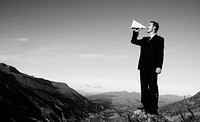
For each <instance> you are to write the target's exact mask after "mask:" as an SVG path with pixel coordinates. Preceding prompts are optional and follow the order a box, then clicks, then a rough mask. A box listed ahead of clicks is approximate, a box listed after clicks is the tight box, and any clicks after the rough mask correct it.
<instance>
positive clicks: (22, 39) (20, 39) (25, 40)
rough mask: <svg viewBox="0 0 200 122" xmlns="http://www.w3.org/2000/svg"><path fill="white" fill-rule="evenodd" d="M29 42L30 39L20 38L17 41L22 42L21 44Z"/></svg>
mask: <svg viewBox="0 0 200 122" xmlns="http://www.w3.org/2000/svg"><path fill="white" fill-rule="evenodd" d="M29 40H30V39H28V38H19V39H17V41H20V42H27V41H29Z"/></svg>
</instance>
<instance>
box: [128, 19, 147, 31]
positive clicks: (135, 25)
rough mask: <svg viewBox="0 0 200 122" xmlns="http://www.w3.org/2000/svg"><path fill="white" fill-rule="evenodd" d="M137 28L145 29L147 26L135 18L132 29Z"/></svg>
mask: <svg viewBox="0 0 200 122" xmlns="http://www.w3.org/2000/svg"><path fill="white" fill-rule="evenodd" d="M136 28H142V29H145V28H146V27H145V26H144V25H142V24H140V23H139V22H137V21H135V20H133V22H132V25H131V29H136Z"/></svg>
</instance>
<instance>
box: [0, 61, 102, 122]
mask: <svg viewBox="0 0 200 122" xmlns="http://www.w3.org/2000/svg"><path fill="white" fill-rule="evenodd" d="M0 108H1V110H0V120H1V121H5V120H6V121H11V122H12V121H13V122H14V121H27V122H28V121H43V122H46V121H51V122H54V121H59V122H61V121H69V122H70V121H78V120H80V119H82V118H84V117H87V116H88V115H89V114H90V113H96V112H98V111H101V110H102V106H101V105H99V104H97V103H93V102H91V101H90V100H88V99H87V98H85V97H83V96H82V95H80V94H79V93H78V92H76V91H75V90H74V89H72V88H70V87H69V86H68V85H67V84H65V83H61V82H54V81H49V80H46V79H43V78H36V77H33V76H29V75H27V74H24V73H21V72H20V71H18V70H17V69H16V68H15V67H12V66H9V65H7V64H4V63H0Z"/></svg>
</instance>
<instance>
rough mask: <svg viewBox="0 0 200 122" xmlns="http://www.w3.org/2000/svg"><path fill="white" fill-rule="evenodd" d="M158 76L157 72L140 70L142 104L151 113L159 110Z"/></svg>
mask: <svg viewBox="0 0 200 122" xmlns="http://www.w3.org/2000/svg"><path fill="white" fill-rule="evenodd" d="M157 77H158V74H157V73H156V72H155V70H140V83H141V102H142V104H143V106H144V108H145V109H147V110H149V111H157V110H158V95H159V91H158V84H157Z"/></svg>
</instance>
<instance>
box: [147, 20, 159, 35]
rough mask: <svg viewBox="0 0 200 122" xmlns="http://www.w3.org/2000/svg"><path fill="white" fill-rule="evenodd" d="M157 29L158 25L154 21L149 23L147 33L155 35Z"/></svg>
mask: <svg viewBox="0 0 200 122" xmlns="http://www.w3.org/2000/svg"><path fill="white" fill-rule="evenodd" d="M158 29H159V24H158V23H157V22H155V21H150V22H149V25H148V26H147V33H157V31H158Z"/></svg>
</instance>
